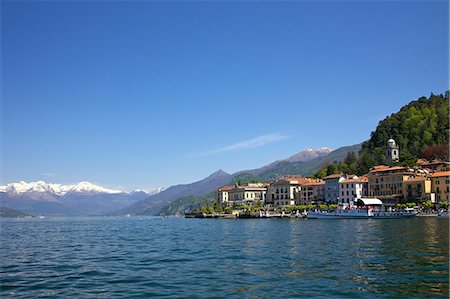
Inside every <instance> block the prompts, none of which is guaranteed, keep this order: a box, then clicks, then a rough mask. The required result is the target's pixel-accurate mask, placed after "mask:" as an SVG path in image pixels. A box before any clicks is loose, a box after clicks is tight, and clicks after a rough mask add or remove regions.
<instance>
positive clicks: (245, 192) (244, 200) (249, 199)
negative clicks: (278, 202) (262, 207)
mask: <svg viewBox="0 0 450 299" xmlns="http://www.w3.org/2000/svg"><path fill="white" fill-rule="evenodd" d="M266 191H267V188H266V187H265V186H264V185H263V184H246V185H237V184H236V185H235V186H233V188H231V189H230V190H228V201H229V202H234V203H236V204H238V205H247V204H248V205H252V204H253V203H255V202H256V201H259V200H262V201H264V200H265V198H266Z"/></svg>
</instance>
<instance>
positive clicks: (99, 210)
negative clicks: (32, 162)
mask: <svg viewBox="0 0 450 299" xmlns="http://www.w3.org/2000/svg"><path fill="white" fill-rule="evenodd" d="M162 190H164V188H162V187H160V188H157V189H155V190H152V191H145V190H142V189H139V190H135V191H132V192H125V191H121V190H114V189H108V188H105V187H102V186H98V185H95V184H92V183H89V182H80V183H78V184H74V185H64V184H54V183H47V182H44V181H37V182H29V183H27V182H24V181H21V182H17V183H11V184H7V185H3V186H0V206H4V207H8V208H14V209H19V210H22V211H25V212H28V213H30V214H42V215H100V214H106V213H108V212H110V211H113V210H117V209H120V208H122V207H124V206H127V205H130V204H133V203H134V202H136V201H139V200H142V199H144V198H147V197H149V196H150V195H154V194H157V193H159V192H161V191H162Z"/></svg>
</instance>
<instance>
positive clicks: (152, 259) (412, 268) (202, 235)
mask: <svg viewBox="0 0 450 299" xmlns="http://www.w3.org/2000/svg"><path fill="white" fill-rule="evenodd" d="M0 225H1V234H0V244H1V251H0V259H1V289H0V295H1V297H2V298H6V297H19V296H20V297H24V298H27V297H28V298H37V297H48V296H50V297H58V296H59V297H78V298H99V297H114V298H117V297H119V298H120V297H123V298H128V297H133V296H135V297H142V298H145V297H149V296H155V297H186V296H196V297H223V298H225V297H226V298H229V297H231V298H235V297H256V298H272V297H281V298H284V297H285V298H291V297H307V296H323V297H347V296H350V297H367V296H369V297H400V296H404V297H419V298H420V297H424V296H432V297H442V298H447V297H448V294H449V291H448V288H449V283H448V275H449V265H448V258H449V256H448V255H449V247H448V242H449V235H448V233H449V231H448V230H449V226H448V225H449V222H448V219H434V218H416V219H386V220H382V219H370V220H363V219H360V220H358V219H342V220H284V219H236V220H228V219H223V220H212V219H176V218H173V219H161V218H152V217H141V218H69V219H64V218H61V219H27V220H2V221H1V222H0Z"/></svg>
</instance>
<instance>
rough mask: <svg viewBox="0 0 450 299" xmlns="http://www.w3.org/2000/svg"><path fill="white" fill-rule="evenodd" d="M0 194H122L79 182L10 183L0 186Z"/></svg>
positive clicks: (118, 191)
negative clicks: (70, 183)
mask: <svg viewBox="0 0 450 299" xmlns="http://www.w3.org/2000/svg"><path fill="white" fill-rule="evenodd" d="M0 192H6V193H9V194H21V193H29V192H40V193H42V192H48V193H53V194H55V195H59V196H63V195H65V194H67V193H70V192H89V193H107V194H118V193H123V191H120V190H112V189H107V188H103V187H101V186H97V185H94V184H92V183H89V182H81V183H78V184H75V185H62V184H51V183H46V182H44V181H37V182H30V183H27V182H24V181H20V182H18V183H11V184H8V185H4V186H0Z"/></svg>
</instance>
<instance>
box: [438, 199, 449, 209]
mask: <svg viewBox="0 0 450 299" xmlns="http://www.w3.org/2000/svg"><path fill="white" fill-rule="evenodd" d="M448 206H449V203H448V201H440V202H439V207H440V208H442V209H444V210H448Z"/></svg>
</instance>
